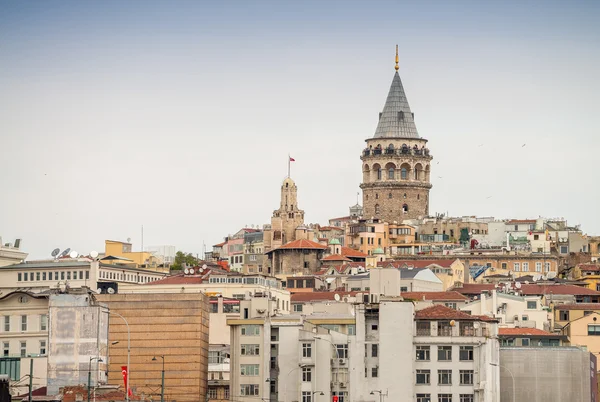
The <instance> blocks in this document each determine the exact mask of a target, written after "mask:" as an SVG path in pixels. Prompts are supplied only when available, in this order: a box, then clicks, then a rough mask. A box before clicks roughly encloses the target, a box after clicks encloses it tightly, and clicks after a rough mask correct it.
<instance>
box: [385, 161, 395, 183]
mask: <svg viewBox="0 0 600 402" xmlns="http://www.w3.org/2000/svg"><path fill="white" fill-rule="evenodd" d="M385 170H386V171H387V178H388V180H394V179H395V178H396V165H394V164H393V163H392V162H390V163H387V164H386V165H385Z"/></svg>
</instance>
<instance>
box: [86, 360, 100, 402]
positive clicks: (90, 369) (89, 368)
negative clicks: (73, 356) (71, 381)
mask: <svg viewBox="0 0 600 402" xmlns="http://www.w3.org/2000/svg"><path fill="white" fill-rule="evenodd" d="M94 360H96V361H97V362H98V363H100V362H101V361H102V359H100V358H98V357H94V356H90V364H89V366H88V392H87V394H88V395H87V400H88V402H90V394H91V392H90V390H91V386H92V384H91V383H92V362H93V361H94Z"/></svg>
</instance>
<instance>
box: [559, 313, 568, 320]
mask: <svg viewBox="0 0 600 402" xmlns="http://www.w3.org/2000/svg"><path fill="white" fill-rule="evenodd" d="M559 315H560V321H569V310H560V313H559Z"/></svg>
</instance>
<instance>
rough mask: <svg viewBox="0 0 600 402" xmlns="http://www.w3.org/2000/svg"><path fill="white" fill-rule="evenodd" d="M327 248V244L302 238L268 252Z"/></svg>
mask: <svg viewBox="0 0 600 402" xmlns="http://www.w3.org/2000/svg"><path fill="white" fill-rule="evenodd" d="M327 248H328V247H327V246H324V245H322V244H319V243H316V242H314V241H310V240H304V239H300V240H294V241H291V242H289V243H286V244H284V245H283V246H281V247H278V248H275V249H273V250H270V251H268V252H267V254H268V253H272V252H273V251H275V250H327Z"/></svg>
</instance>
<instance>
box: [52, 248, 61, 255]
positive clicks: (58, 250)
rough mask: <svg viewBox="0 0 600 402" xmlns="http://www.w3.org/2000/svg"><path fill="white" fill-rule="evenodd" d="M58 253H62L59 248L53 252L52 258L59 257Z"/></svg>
mask: <svg viewBox="0 0 600 402" xmlns="http://www.w3.org/2000/svg"><path fill="white" fill-rule="evenodd" d="M58 253H60V249H59V248H55V249H54V250H52V253H51V255H52V257H56V256H57V255H58Z"/></svg>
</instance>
